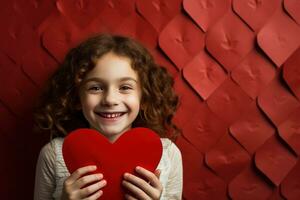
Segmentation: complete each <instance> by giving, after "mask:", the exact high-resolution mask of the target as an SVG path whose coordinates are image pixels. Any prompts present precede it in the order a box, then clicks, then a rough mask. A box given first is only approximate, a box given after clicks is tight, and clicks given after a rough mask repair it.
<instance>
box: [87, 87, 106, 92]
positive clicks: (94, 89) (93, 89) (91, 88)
mask: <svg viewBox="0 0 300 200" xmlns="http://www.w3.org/2000/svg"><path fill="white" fill-rule="evenodd" d="M88 90H90V91H101V90H103V88H102V87H100V86H92V87H89V89H88Z"/></svg>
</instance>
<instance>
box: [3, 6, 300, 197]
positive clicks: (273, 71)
mask: <svg viewBox="0 0 300 200" xmlns="http://www.w3.org/2000/svg"><path fill="white" fill-rule="evenodd" d="M299 8H300V4H299V1H297V0H149V1H143V0H135V1H134V0H132V1H128V0H85V1H76V0H57V1H53V0H43V1H35V0H18V1H3V2H1V8H0V10H1V12H0V24H1V31H0V35H1V37H0V85H1V87H0V118H1V120H0V121H1V126H0V127H1V128H0V133H1V134H0V141H3V145H2V143H1V147H2V148H3V149H12V148H11V146H12V145H11V141H14V142H15V143H16V146H17V147H18V148H16V149H18V150H20V151H19V154H18V155H19V157H20V158H27V157H28V152H33V151H34V150H32V149H29V150H26V151H25V150H24V148H25V147H26V148H33V147H28V146H29V145H28V146H26V145H25V144H24V143H23V139H24V140H25V141H26V144H27V143H28V144H31V141H29V139H27V138H35V137H36V136H35V135H34V133H32V131H31V129H30V128H28V127H29V126H31V125H32V118H31V117H27V116H28V113H30V112H31V111H32V107H33V105H34V101H35V99H36V98H37V95H38V93H39V92H40V91H41V88H42V87H43V86H44V84H45V82H46V80H47V78H48V77H49V76H50V75H51V74H52V73H53V72H54V70H55V69H56V68H57V67H58V65H59V64H60V63H61V62H62V61H63V59H64V56H65V54H66V52H67V51H68V50H69V49H70V48H72V47H74V46H75V45H76V44H78V43H79V42H80V41H82V40H83V39H84V38H86V37H88V36H91V35H94V34H96V33H99V32H101V33H107V32H111V33H115V34H124V35H127V36H130V37H133V38H136V39H137V40H139V41H141V42H142V43H144V44H145V45H146V46H147V47H148V48H149V50H150V51H151V52H152V53H154V57H155V58H156V60H157V62H158V64H160V65H164V66H165V67H166V68H167V70H169V71H170V73H171V74H172V76H173V77H174V79H175V86H174V87H175V90H176V91H177V93H178V94H179V99H180V105H179V108H178V112H177V113H176V115H175V122H176V123H177V124H178V126H179V127H180V128H181V129H182V135H181V137H180V138H179V139H178V140H177V144H178V146H179V148H180V150H181V151H182V157H183V167H184V168H183V169H184V176H183V177H184V190H183V197H184V198H185V199H186V200H193V199H203V200H206V199H207V200H208V199H228V198H231V199H235V200H247V199H249V200H250V199H259V200H260V199H261V200H263V199H292V200H294V199H295V200H296V199H300V188H299V179H300V178H299V171H300V168H299V166H300V165H299V162H300V159H299V153H300V137H299V135H300V134H299V130H300V128H299V123H300V121H299V118H300V116H299V113H300V110H299V109H300V67H299V66H300V37H299V36H300V12H299ZM21 133H22V134H21ZM17 135H18V136H22V139H21V140H18V139H15V138H16V136H17ZM2 154H3V156H7V155H6V154H7V153H6V151H1V155H0V156H2ZM15 155H16V154H15V153H11V156H14V157H15ZM32 155H33V154H32ZM30 158H31V159H32V162H26V164H24V167H23V168H22V169H33V167H32V166H31V165H32V163H34V162H35V160H34V159H36V158H33V157H30ZM18 159H19V158H18ZM18 159H16V160H18ZM16 160H14V162H13V163H12V162H11V163H8V164H7V165H6V166H5V169H8V168H9V169H16V166H17V165H16V164H15V163H17V161H16ZM19 160H20V162H22V163H23V160H22V159H19ZM25 165H26V166H25ZM29 165H30V166H29ZM1 170H2V169H1ZM1 170H0V171H1ZM2 171H4V170H2ZM23 174H24V178H22V180H20V182H21V184H22V183H23V184H22V185H24V188H21V189H20V190H21V191H20V192H19V194H22V196H20V197H19V199H21V198H22V199H32V196H31V195H32V194H31V191H32V189H31V186H32V185H33V175H32V174H33V173H23ZM14 180H15V179H11V178H10V177H9V176H8V175H6V176H4V177H3V182H5V183H6V182H7V184H5V186H3V187H1V188H3V190H4V191H3V192H2V191H1V192H0V193H1V194H2V193H3V199H12V198H10V197H7V198H6V196H8V195H10V194H14V193H15V188H13V186H14V185H16V183H13V181H14ZM27 180H30V181H31V183H32V184H28V181H27ZM5 192H6V193H5ZM6 194H7V195H6ZM16 195H18V194H16ZM16 199H18V198H16Z"/></svg>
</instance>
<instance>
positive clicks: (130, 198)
mask: <svg viewBox="0 0 300 200" xmlns="http://www.w3.org/2000/svg"><path fill="white" fill-rule="evenodd" d="M125 199H128V200H138V199H137V198H135V197H133V196H131V195H130V194H125Z"/></svg>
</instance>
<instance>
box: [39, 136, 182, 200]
mask: <svg viewBox="0 0 300 200" xmlns="http://www.w3.org/2000/svg"><path fill="white" fill-rule="evenodd" d="M63 140H64V138H55V139H53V140H52V141H51V142H49V143H48V144H46V145H45V146H44V147H43V148H42V149H41V151H40V154H39V158H38V162H37V166H36V177H35V188H34V199H35V200H49V199H51V200H53V199H55V200H57V199H60V196H61V194H62V189H63V183H64V180H65V179H66V178H67V177H69V176H70V173H69V172H68V169H67V167H66V165H65V162H64V159H63V156H62V144H63ZM161 142H162V146H163V153H162V158H161V160H160V162H159V164H158V167H157V169H159V170H160V171H161V174H160V177H159V179H160V181H161V183H162V185H163V193H162V195H161V199H160V200H178V199H181V196H182V158H181V153H180V151H179V149H178V148H177V146H176V145H175V144H174V143H173V142H171V140H169V139H166V138H161ZM100 199H101V198H100Z"/></svg>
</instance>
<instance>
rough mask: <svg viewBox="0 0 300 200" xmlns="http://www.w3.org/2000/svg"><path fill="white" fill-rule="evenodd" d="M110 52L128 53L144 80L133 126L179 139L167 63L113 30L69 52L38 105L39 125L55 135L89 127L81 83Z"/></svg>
mask: <svg viewBox="0 0 300 200" xmlns="http://www.w3.org/2000/svg"><path fill="white" fill-rule="evenodd" d="M109 52H113V53H114V54H116V55H119V56H125V57H128V58H129V59H130V60H131V65H132V68H133V69H134V70H135V71H136V72H137V73H138V76H139V79H140V81H141V88H142V99H141V105H143V106H142V108H141V110H140V113H139V115H138V116H137V118H136V119H135V121H134V122H133V124H132V127H139V126H140V127H147V128H150V129H152V130H154V131H155V132H156V133H158V134H159V136H160V137H168V138H170V139H175V138H176V136H178V134H179V132H180V131H179V129H178V128H177V126H176V125H175V124H174V123H173V122H172V119H173V116H174V114H175V111H176V109H177V107H178V96H177V95H176V94H175V92H174V90H173V84H174V81H173V78H172V77H171V76H170V75H169V73H168V72H167V70H166V69H165V68H164V67H161V66H159V65H157V64H156V63H155V62H154V59H153V57H152V56H151V54H150V53H149V52H148V50H147V49H146V48H145V47H143V46H142V45H141V44H140V43H139V42H137V41H135V40H134V39H132V38H128V37H124V36H118V35H110V34H101V35H96V36H94V37H91V38H88V39H87V40H86V41H84V42H82V43H81V44H79V45H78V46H77V47H75V48H73V49H71V50H70V51H69V52H68V53H67V55H66V57H65V59H64V61H63V63H62V64H61V66H60V67H59V68H58V70H57V71H56V72H55V73H54V74H53V75H52V77H51V78H50V80H49V81H48V84H47V85H46V88H45V90H44V92H43V94H42V96H41V98H40V101H39V102H38V104H37V106H36V109H35V113H34V116H35V122H36V125H37V127H38V128H40V129H42V130H47V131H50V134H51V137H57V136H65V135H67V133H68V132H70V131H72V130H74V129H77V128H83V127H89V124H88V122H87V120H86V119H85V118H84V116H83V114H82V111H81V109H80V100H79V94H78V93H79V88H80V84H81V82H82V80H83V78H84V76H85V75H86V74H87V72H89V71H90V70H92V69H93V68H94V67H95V65H96V62H97V60H98V59H99V58H101V56H103V55H104V54H107V53H109Z"/></svg>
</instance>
